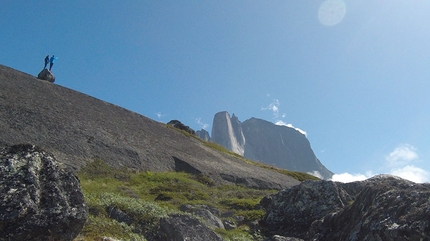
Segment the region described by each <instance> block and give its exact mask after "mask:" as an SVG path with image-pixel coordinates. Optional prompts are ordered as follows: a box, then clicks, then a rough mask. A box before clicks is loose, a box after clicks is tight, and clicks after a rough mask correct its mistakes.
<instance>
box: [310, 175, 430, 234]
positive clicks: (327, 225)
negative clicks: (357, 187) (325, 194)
mask: <svg viewBox="0 0 430 241" xmlns="http://www.w3.org/2000/svg"><path fill="white" fill-rule="evenodd" d="M307 240H351V241H359V240H387V241H391V240H430V184H429V183H427V184H416V183H412V182H409V181H406V180H403V179H400V178H397V177H393V176H382V177H381V176H379V177H376V178H373V179H371V180H369V181H368V182H367V184H366V185H365V187H364V188H363V189H362V191H361V192H360V194H359V195H358V196H357V198H356V199H355V201H354V203H352V204H351V205H349V206H347V207H346V208H344V209H343V210H341V211H339V212H335V213H332V214H331V215H327V216H325V217H324V218H323V219H321V220H317V221H315V222H314V223H313V224H312V227H311V228H310V230H309V233H308V235H307Z"/></svg>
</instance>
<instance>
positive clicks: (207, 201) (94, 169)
mask: <svg viewBox="0 0 430 241" xmlns="http://www.w3.org/2000/svg"><path fill="white" fill-rule="evenodd" d="M78 177H79V179H80V181H81V186H82V189H83V192H84V196H85V200H86V202H87V204H88V207H89V219H88V221H87V223H86V225H85V227H84V229H83V231H82V233H81V235H80V237H79V240H85V241H89V240H98V239H100V237H102V236H108V237H112V238H116V239H120V240H145V239H144V236H145V237H149V236H151V235H154V233H155V232H156V231H157V226H158V223H159V221H160V218H162V217H166V216H167V215H168V214H170V213H176V212H179V207H180V206H181V205H183V204H204V205H207V206H210V207H213V208H216V209H218V210H220V211H221V212H223V213H226V212H230V215H229V217H228V218H227V219H229V220H234V218H233V217H235V216H242V217H243V219H244V220H245V222H248V221H255V220H258V219H261V218H262V217H263V215H264V211H263V210H261V208H260V207H259V205H258V203H259V202H260V200H261V198H262V197H264V196H265V195H268V194H271V193H274V192H275V191H274V190H256V189H251V188H246V187H243V186H239V185H222V186H216V185H215V183H214V182H213V181H212V180H211V179H210V178H209V177H207V176H204V175H197V176H193V175H190V174H187V173H178V172H141V173H135V172H131V171H127V170H126V169H117V168H113V167H110V166H108V165H107V164H106V163H105V162H103V161H101V160H94V161H93V162H92V163H88V164H87V166H86V167H84V168H82V169H81V170H80V172H79V173H78ZM114 216H117V217H116V219H114V218H113V217H114ZM118 217H119V218H118ZM118 220H121V221H122V222H119V221H118ZM216 232H218V233H219V234H220V235H222V236H223V237H224V238H225V239H226V240H231V241H233V240H239V241H240V240H256V239H254V238H252V235H251V231H250V228H249V227H247V226H246V225H241V226H239V227H238V228H237V229H234V230H229V231H227V230H216Z"/></svg>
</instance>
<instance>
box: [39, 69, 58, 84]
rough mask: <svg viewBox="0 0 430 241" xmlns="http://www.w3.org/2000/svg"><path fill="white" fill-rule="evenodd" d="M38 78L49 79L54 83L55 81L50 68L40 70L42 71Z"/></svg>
mask: <svg viewBox="0 0 430 241" xmlns="http://www.w3.org/2000/svg"><path fill="white" fill-rule="evenodd" d="M37 78H38V79H41V80H46V81H49V82H51V83H54V81H55V76H54V74H53V73H52V72H51V71H50V70H49V69H43V70H42V71H40V73H39V74H38V75H37Z"/></svg>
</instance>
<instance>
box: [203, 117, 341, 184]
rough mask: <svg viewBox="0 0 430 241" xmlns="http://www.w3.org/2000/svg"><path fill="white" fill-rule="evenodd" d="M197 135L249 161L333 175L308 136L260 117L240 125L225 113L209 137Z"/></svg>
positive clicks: (327, 177) (324, 175)
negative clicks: (314, 149) (322, 161)
mask: <svg viewBox="0 0 430 241" xmlns="http://www.w3.org/2000/svg"><path fill="white" fill-rule="evenodd" d="M197 134H198V135H199V136H200V137H201V138H205V139H210V141H213V142H216V143H218V144H220V145H222V146H224V147H225V148H227V149H229V150H231V151H233V152H235V153H237V154H239V155H242V156H244V157H245V158H247V159H250V160H256V161H259V162H262V163H266V164H270V165H275V166H277V167H280V168H284V169H288V170H292V171H301V172H308V173H318V174H319V175H320V176H321V177H323V178H324V179H330V178H331V177H332V176H333V173H332V172H331V171H329V170H328V169H327V168H326V167H325V166H324V165H323V164H322V163H321V162H320V161H319V160H318V158H317V157H316V156H315V154H314V152H313V150H312V148H311V146H310V143H309V141H308V139H307V138H306V136H305V135H303V134H302V133H300V132H299V131H297V130H296V129H294V128H291V127H287V126H279V125H275V124H273V123H271V122H268V121H265V120H261V119H257V118H251V119H249V120H246V121H244V122H240V121H239V119H238V118H237V117H236V116H235V115H234V114H233V115H232V116H231V117H230V115H229V114H228V113H227V112H226V111H222V112H219V113H217V114H215V116H214V120H213V125H212V134H211V137H210V138H208V137H207V136H208V133H207V132H205V131H204V130H202V131H199V132H198V133H197Z"/></svg>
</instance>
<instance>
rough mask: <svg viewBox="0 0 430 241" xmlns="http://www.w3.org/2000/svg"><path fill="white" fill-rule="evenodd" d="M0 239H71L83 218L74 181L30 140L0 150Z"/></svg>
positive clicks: (82, 205) (81, 199) (84, 210)
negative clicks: (29, 142)
mask: <svg viewBox="0 0 430 241" xmlns="http://www.w3.org/2000/svg"><path fill="white" fill-rule="evenodd" d="M0 173H1V175H0V193H1V198H0V240H40V241H44V240H70V241H71V240H73V239H74V238H75V237H76V236H77V235H78V234H79V232H80V231H81V230H82V227H83V226H84V224H85V221H86V220H87V215H88V208H87V206H86V204H85V202H84V196H83V195H82V192H81V188H80V184H79V180H78V179H77V177H76V176H75V175H74V174H72V173H70V172H68V171H66V170H65V169H64V168H63V167H62V165H61V163H59V162H58V161H57V160H56V159H55V157H54V156H53V155H52V154H50V153H47V152H45V151H43V150H41V149H39V148H37V147H35V146H33V145H28V144H27V145H15V146H12V147H8V148H1V149H0Z"/></svg>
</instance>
